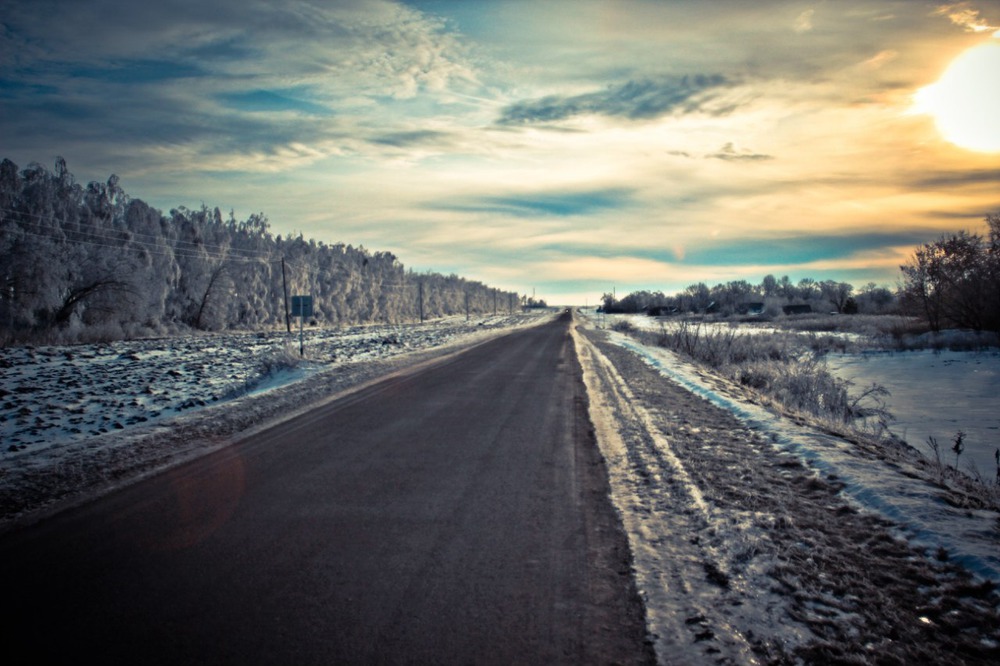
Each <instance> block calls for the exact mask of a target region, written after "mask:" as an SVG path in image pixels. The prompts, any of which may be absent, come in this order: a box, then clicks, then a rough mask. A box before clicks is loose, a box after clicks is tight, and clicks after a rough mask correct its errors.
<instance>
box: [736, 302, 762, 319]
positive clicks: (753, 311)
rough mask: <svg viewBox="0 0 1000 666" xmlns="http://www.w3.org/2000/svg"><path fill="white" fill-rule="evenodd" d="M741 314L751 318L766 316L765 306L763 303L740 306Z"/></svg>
mask: <svg viewBox="0 0 1000 666" xmlns="http://www.w3.org/2000/svg"><path fill="white" fill-rule="evenodd" d="M740 314H745V315H749V316H751V317H759V316H761V315H762V314H764V304H763V303H744V304H743V305H741V306H740Z"/></svg>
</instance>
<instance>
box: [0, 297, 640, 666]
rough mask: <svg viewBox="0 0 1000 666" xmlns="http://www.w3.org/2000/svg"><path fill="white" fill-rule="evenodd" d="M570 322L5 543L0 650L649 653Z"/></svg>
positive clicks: (389, 655)
mask: <svg viewBox="0 0 1000 666" xmlns="http://www.w3.org/2000/svg"><path fill="white" fill-rule="evenodd" d="M569 324H570V321H569V316H568V315H565V316H563V317H562V318H561V319H560V320H559V321H557V322H554V323H552V324H547V325H544V326H540V327H536V328H534V329H529V330H525V331H521V332H517V333H514V334H511V335H508V336H505V337H503V338H498V339H496V340H493V341H491V342H489V343H486V344H482V345H480V346H478V347H475V348H473V349H471V350H469V351H467V352H465V353H463V354H461V355H458V356H454V357H451V358H449V359H447V360H445V361H443V362H440V363H438V364H436V365H432V366H431V367H429V368H424V369H422V370H420V371H419V372H412V373H409V374H404V375H400V376H396V377H393V378H390V379H387V380H386V381H383V382H381V383H379V384H377V385H374V386H372V387H370V388H368V389H366V390H363V391H361V392H359V393H356V394H353V395H351V396H349V397H347V398H344V399H341V400H338V401H336V402H332V403H329V404H327V405H325V406H323V407H321V408H318V409H316V410H313V411H311V412H309V413H308V414H306V415H304V416H303V417H301V418H298V419H296V420H293V421H289V422H286V423H284V424H282V425H280V426H277V427H275V428H273V429H270V430H267V431H264V432H262V433H260V434H258V435H256V436H254V437H252V438H250V439H247V440H245V441H243V442H240V443H238V444H236V445H234V446H231V447H229V448H227V449H225V450H223V451H221V452H219V453H218V454H216V455H212V456H209V457H206V458H203V459H200V460H198V461H195V462H194V463H191V464H188V465H186V466H184V467H181V468H178V469H175V470H173V471H172V472H169V473H167V474H164V475H161V476H159V477H157V478H154V479H151V480H149V481H148V482H144V483H141V484H138V485H135V486H132V487H130V488H128V489H126V490H124V491H122V492H119V493H117V494H115V495H112V496H110V497H107V498H104V499H103V500H101V501H99V502H95V503H92V504H89V505H87V506H84V507H81V508H79V509H76V510H73V511H70V512H67V513H63V514H61V515H59V516H57V517H55V518H52V519H50V520H48V521H46V522H44V523H42V524H40V525H37V526H35V527H34V528H32V529H28V530H22V531H21V532H17V533H14V534H10V535H7V536H6V537H5V538H4V539H3V540H0V571H2V574H0V575H2V579H3V590H2V595H3V597H2V599H3V600H2V604H3V606H4V613H3V615H4V619H3V628H2V634H3V636H4V643H5V645H4V654H6V655H7V658H8V659H9V658H10V657H11V656H12V655H15V654H18V653H21V654H24V655H28V658H27V659H25V663H40V662H41V661H43V659H45V658H47V661H54V662H56V663H70V662H74V663H76V662H79V661H91V662H94V661H96V662H97V663H130V664H132V663H143V664H150V663H171V664H178V663H185V664H186V663H230V664H258V663H268V664H310V663H322V664H335V663H449V664H450V663H532V664H534V663H538V664H541V663H553V662H561V663H610V662H620V663H637V662H643V661H649V660H650V658H651V654H650V651H649V647H648V645H647V644H646V642H645V629H644V623H643V615H642V608H641V604H640V602H639V600H638V597H637V595H636V592H635V589H634V585H633V583H632V579H631V576H630V575H629V565H628V551H627V545H626V542H625V540H624V537H623V535H622V533H621V531H620V528H619V525H618V523H617V520H616V518H615V514H614V511H613V509H612V507H611V506H610V504H609V502H608V500H607V480H606V477H605V470H604V466H603V465H602V464H600V457H599V454H598V453H597V451H596V446H595V444H594V442H593V439H592V435H591V432H590V428H589V422H588V421H587V418H586V412H585V400H586V398H585V394H584V389H583V386H582V382H581V380H580V371H579V366H578V364H577V360H576V358H575V355H574V352H573V346H572V342H571V340H570V338H569V336H568V326H569ZM7 663H13V662H10V661H8V662H7Z"/></svg>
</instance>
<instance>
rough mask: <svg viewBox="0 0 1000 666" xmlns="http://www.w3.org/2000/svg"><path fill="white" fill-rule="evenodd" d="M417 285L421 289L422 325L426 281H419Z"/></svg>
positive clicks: (421, 321) (422, 320)
mask: <svg viewBox="0 0 1000 666" xmlns="http://www.w3.org/2000/svg"><path fill="white" fill-rule="evenodd" d="M417 284H418V285H419V287H420V297H419V298H420V323H423V322H424V281H423V280H419V281H418V282H417Z"/></svg>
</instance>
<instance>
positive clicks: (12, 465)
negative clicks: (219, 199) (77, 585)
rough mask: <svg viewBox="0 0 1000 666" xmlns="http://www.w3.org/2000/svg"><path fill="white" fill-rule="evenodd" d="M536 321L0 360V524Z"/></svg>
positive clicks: (231, 337) (66, 350)
mask: <svg viewBox="0 0 1000 666" xmlns="http://www.w3.org/2000/svg"><path fill="white" fill-rule="evenodd" d="M546 315H547V313H527V314H514V315H499V316H491V317H474V318H471V319H469V320H467V319H466V318H465V317H451V318H446V319H441V320H436V321H432V322H426V323H423V324H404V325H393V326H389V325H376V326H356V327H351V328H344V329H336V328H330V329H306V330H305V331H304V341H305V345H304V352H305V353H304V356H302V357H300V355H299V333H298V331H295V332H294V333H293V334H291V335H289V334H288V333H285V332H267V333H244V332H238V333H220V334H202V335H189V336H183V337H172V338H160V339H149V340H133V341H122V342H114V343H108V344H93V345H72V346H38V347H33V346H26V347H11V348H3V349H0V524H2V523H3V522H4V521H9V520H10V519H12V517H16V516H18V515H21V514H25V513H30V512H31V511H32V510H33V509H37V508H38V507H39V506H44V505H46V504H48V503H50V502H52V501H53V500H58V499H61V498H65V497H67V496H73V495H74V494H77V493H79V492H80V491H85V490H94V489H97V487H98V486H100V488H101V489H107V488H108V487H111V486H113V485H114V484H115V483H119V482H126V481H127V480H128V479H130V478H132V477H133V476H135V475H136V474H139V473H141V474H150V473H153V472H155V471H156V470H157V469H160V468H162V467H163V466H168V465H171V464H176V463H177V462H179V461H181V460H183V459H185V458H188V457H192V456H195V455H200V454H202V453H204V452H206V450H208V449H209V448H211V447H212V446H221V445H223V444H224V442H225V441H226V440H227V438H229V437H232V436H234V435H236V434H238V432H240V431H241V430H243V429H247V428H252V427H256V426H258V425H260V424H261V423H264V422H267V421H268V420H271V419H274V418H277V417H280V416H281V415H283V414H286V413H287V414H291V413H293V412H294V411H296V410H298V409H301V408H302V407H303V406H304V405H306V404H308V403H310V402H314V401H316V400H320V399H323V398H324V397H325V396H327V395H329V394H332V393H336V392H338V391H343V390H346V389H348V388H350V387H351V386H352V385H356V384H359V383H363V382H365V381H368V380H370V379H372V378H375V377H377V376H379V375H380V374H386V373H388V372H391V371H394V370H397V369H399V368H400V367H404V366H405V365H407V364H408V363H412V362H416V361H417V360H419V359H420V358H422V356H421V355H424V356H426V355H427V354H437V353H444V352H445V351H447V350H448V349H450V348H453V347H456V346H460V345H465V344H472V343H474V342H476V341H477V340H480V339H485V338H487V337H490V336H493V335H498V334H501V333H503V332H505V331H508V330H510V329H511V328H514V327H518V326H525V325H531V324H535V323H539V322H541V321H544V320H547V319H548V317H547V316H546Z"/></svg>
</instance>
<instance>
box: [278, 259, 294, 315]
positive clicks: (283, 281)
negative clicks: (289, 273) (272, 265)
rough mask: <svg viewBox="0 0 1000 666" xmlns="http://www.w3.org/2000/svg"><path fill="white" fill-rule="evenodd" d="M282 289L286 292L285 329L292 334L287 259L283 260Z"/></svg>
mask: <svg viewBox="0 0 1000 666" xmlns="http://www.w3.org/2000/svg"><path fill="white" fill-rule="evenodd" d="M281 287H282V289H283V290H284V292H285V328H287V329H288V332H289V333H291V332H292V317H291V315H289V314H288V281H287V280H286V279H285V258H284V257H282V258H281Z"/></svg>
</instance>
